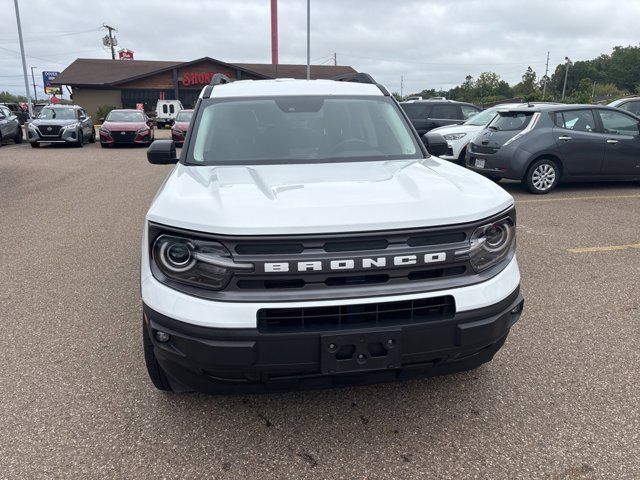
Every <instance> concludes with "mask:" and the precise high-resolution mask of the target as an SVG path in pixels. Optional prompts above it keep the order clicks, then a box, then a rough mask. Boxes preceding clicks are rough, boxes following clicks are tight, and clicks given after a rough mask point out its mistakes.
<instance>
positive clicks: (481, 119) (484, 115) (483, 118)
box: [463, 107, 498, 127]
mask: <svg viewBox="0 0 640 480" xmlns="http://www.w3.org/2000/svg"><path fill="white" fill-rule="evenodd" d="M496 113H498V108H495V107H493V108H487V109H486V110H484V111H482V112H480V113H478V114H477V115H474V116H473V117H471V118H470V119H469V120H467V121H466V122H464V123H463V125H475V126H478V127H482V126H484V125H486V124H487V123H489V122H490V121H491V120H492V119H493V117H495V116H496Z"/></svg>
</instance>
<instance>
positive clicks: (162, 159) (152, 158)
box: [147, 140, 178, 165]
mask: <svg viewBox="0 0 640 480" xmlns="http://www.w3.org/2000/svg"><path fill="white" fill-rule="evenodd" d="M147 160H148V161H149V163H153V164H154V165H169V164H172V163H178V158H177V157H176V144H175V142H174V141H173V140H156V141H155V142H153V143H152V144H151V145H150V146H149V148H148V149H147Z"/></svg>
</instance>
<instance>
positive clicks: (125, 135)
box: [111, 132, 137, 143]
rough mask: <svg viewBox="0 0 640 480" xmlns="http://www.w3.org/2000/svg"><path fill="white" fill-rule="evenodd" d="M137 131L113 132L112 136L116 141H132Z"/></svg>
mask: <svg viewBox="0 0 640 480" xmlns="http://www.w3.org/2000/svg"><path fill="white" fill-rule="evenodd" d="M136 135H137V133H136V132H111V138H113V141H114V142H115V143H130V142H133V140H134V138H136Z"/></svg>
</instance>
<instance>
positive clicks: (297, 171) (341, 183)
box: [147, 157, 513, 235]
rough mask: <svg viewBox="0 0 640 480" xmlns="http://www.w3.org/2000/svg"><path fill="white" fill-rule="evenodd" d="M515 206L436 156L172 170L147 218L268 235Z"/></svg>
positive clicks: (367, 227) (447, 221)
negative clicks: (412, 158)
mask: <svg viewBox="0 0 640 480" xmlns="http://www.w3.org/2000/svg"><path fill="white" fill-rule="evenodd" d="M511 205H513V198H512V197H511V195H509V194H508V193H507V192H506V191H505V190H503V189H502V188H500V187H499V186H498V185H496V184H495V183H494V182H492V181H490V180H487V179H486V178H484V177H482V176H480V175H478V174H476V173H473V172H471V171H470V170H467V169H464V168H462V167H459V166H457V165H453V164H451V163H450V162H446V161H443V160H440V159H437V158H435V157H431V158H427V159H421V160H402V161H400V160H398V161H385V162H382V161H380V162H349V163H322V164H303V165H257V166H185V165H183V164H178V165H176V167H175V169H174V170H173V171H172V172H171V174H170V175H169V176H168V177H167V180H166V181H165V184H164V185H163V187H162V188H161V190H160V191H159V192H158V194H157V195H156V198H155V199H154V201H153V204H152V205H151V208H150V209H149V212H148V213H147V219H148V220H149V221H152V222H156V223H160V224H165V225H172V226H175V227H180V228H185V229H189V230H196V231H203V232H210V233H220V234H230V235H250V234H260V235H270V234H303V233H332V232H334V233H335V232H361V231H375V230H392V229H399V228H411V227H426V226H437V225H452V224H458V223H466V222H471V221H475V220H478V219H482V218H485V217H489V216H491V215H493V214H496V213H499V212H501V211H503V210H505V209H507V208H509V207H510V206H511Z"/></svg>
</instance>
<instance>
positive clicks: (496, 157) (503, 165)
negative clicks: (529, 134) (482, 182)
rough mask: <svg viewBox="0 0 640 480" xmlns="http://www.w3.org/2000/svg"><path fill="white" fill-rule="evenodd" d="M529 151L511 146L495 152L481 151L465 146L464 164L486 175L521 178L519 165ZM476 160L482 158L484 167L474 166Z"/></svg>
mask: <svg viewBox="0 0 640 480" xmlns="http://www.w3.org/2000/svg"><path fill="white" fill-rule="evenodd" d="M528 156H529V153H528V152H526V151H524V150H522V149H516V148H513V147H512V146H507V147H502V148H500V149H499V150H498V151H497V152H495V153H482V152H478V151H476V150H474V149H473V147H472V146H471V147H470V148H467V152H466V154H465V160H464V166H465V167H467V168H468V169H469V170H473V171H474V172H476V173H480V174H482V175H486V176H489V177H491V176H493V177H501V178H508V179H511V180H522V177H523V175H524V172H523V171H522V168H520V167H519V165H525V164H526V163H527V158H528ZM476 160H484V167H482V168H480V167H478V166H476Z"/></svg>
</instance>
